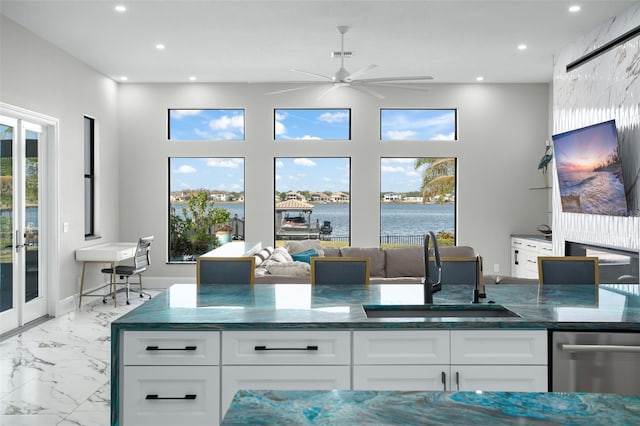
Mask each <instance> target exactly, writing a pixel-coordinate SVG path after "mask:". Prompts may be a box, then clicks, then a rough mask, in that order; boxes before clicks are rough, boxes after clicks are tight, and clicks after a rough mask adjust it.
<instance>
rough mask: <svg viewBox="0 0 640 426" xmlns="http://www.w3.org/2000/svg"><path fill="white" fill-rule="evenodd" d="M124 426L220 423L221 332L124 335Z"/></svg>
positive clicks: (146, 332) (147, 332)
mask: <svg viewBox="0 0 640 426" xmlns="http://www.w3.org/2000/svg"><path fill="white" fill-rule="evenodd" d="M122 364H123V365H122V367H121V370H120V371H121V374H120V380H121V387H120V401H121V404H120V405H121V407H122V411H121V413H122V422H121V424H123V425H127V426H129V425H132V426H135V425H157V426H162V425H167V426H169V425H176V424H185V425H212V424H217V423H218V422H219V421H220V409H219V407H220V365H219V364H220V333H219V332H212V331H176V332H174V331H125V332H123V336H122Z"/></svg>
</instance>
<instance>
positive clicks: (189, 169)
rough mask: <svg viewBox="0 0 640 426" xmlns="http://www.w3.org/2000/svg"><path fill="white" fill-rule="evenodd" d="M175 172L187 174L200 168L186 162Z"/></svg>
mask: <svg viewBox="0 0 640 426" xmlns="http://www.w3.org/2000/svg"><path fill="white" fill-rule="evenodd" d="M175 172H176V173H180V174H184V175H186V174H191V173H197V172H198V170H197V169H196V168H195V167H191V166H188V165H186V164H183V165H182V166H180V167H178V168H177V169H176V171H175Z"/></svg>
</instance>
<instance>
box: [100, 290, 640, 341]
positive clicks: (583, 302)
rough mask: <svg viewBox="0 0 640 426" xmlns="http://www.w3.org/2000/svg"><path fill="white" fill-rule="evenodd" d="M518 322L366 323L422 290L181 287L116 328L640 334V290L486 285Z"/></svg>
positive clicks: (465, 296) (452, 298)
mask: <svg viewBox="0 0 640 426" xmlns="http://www.w3.org/2000/svg"><path fill="white" fill-rule="evenodd" d="M472 291H473V286H471V285H449V286H444V287H443V290H442V291H441V292H438V293H435V295H434V304H463V305H468V304H469V302H470V300H471V295H472ZM486 293H487V298H486V299H485V300H484V302H483V303H488V302H495V303H496V304H502V305H504V306H506V307H507V308H508V309H510V310H512V311H514V312H516V313H517V314H519V317H517V318H476V317H471V318H457V317H454V318H367V316H366V315H365V312H364V310H363V308H362V305H363V304H367V305H376V304H381V305H403V304H408V305H419V304H420V305H421V304H422V301H423V288H422V286H421V285H418V284H406V285H405V284H378V285H375V284H371V285H368V286H363V285H340V286H331V285H323V286H312V285H310V284H259V285H254V286H242V285H215V284H206V285H200V286H198V285H196V284H175V285H173V286H171V287H170V288H169V289H168V290H167V291H166V292H163V293H162V294H160V295H158V296H156V297H155V298H154V299H152V300H150V301H148V302H146V303H144V304H143V305H141V306H140V307H138V308H136V309H135V310H133V311H131V312H129V313H128V314H126V315H124V316H122V317H121V318H119V319H117V320H116V321H114V322H113V323H112V327H113V328H114V329H118V330H125V329H163V330H172V329H217V330H243V329H367V328H377V329H380V328H449V329H453V328H547V329H554V328H556V329H557V328H563V329H580V330H585V329H608V330H615V329H621V330H625V331H629V330H632V331H640V290H639V286H638V284H625V285H611V286H608V285H601V286H600V287H599V288H598V287H594V286H593V285H571V286H552V285H545V286H544V287H543V288H542V289H540V287H539V286H538V285H515V284H514V285H508V284H499V285H487V286H486Z"/></svg>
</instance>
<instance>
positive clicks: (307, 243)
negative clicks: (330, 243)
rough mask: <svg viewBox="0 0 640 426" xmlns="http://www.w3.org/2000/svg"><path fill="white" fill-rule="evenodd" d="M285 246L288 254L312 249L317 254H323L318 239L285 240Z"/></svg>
mask: <svg viewBox="0 0 640 426" xmlns="http://www.w3.org/2000/svg"><path fill="white" fill-rule="evenodd" d="M285 247H286V248H287V251H289V253H290V254H297V253H302V252H303V251H307V250H311V249H313V250H315V251H316V253H318V256H324V251H323V249H322V245H321V244H320V240H301V241H287V244H285Z"/></svg>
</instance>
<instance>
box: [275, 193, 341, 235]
mask: <svg viewBox="0 0 640 426" xmlns="http://www.w3.org/2000/svg"><path fill="white" fill-rule="evenodd" d="M313 207H314V206H313V204H309V203H305V202H303V201H300V200H286V201H281V202H279V203H276V214H275V229H276V232H275V234H276V240H318V239H320V234H323V235H327V234H330V233H331V231H332V230H333V229H332V228H331V222H329V221H325V222H324V224H323V225H322V227H321V226H320V221H319V220H318V219H316V221H315V222H313V221H312V219H311V215H312V213H313ZM327 224H328V227H327V226H326V225H327ZM327 231H328V232H327Z"/></svg>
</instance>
